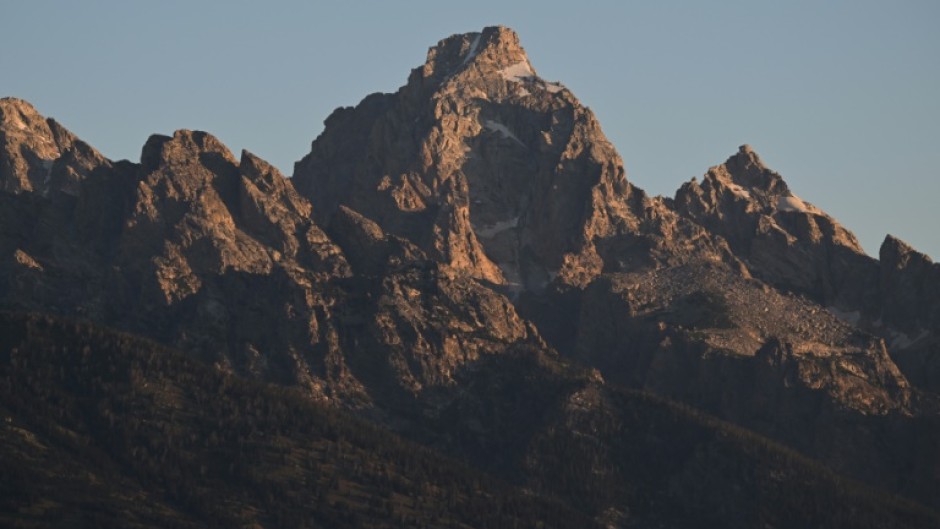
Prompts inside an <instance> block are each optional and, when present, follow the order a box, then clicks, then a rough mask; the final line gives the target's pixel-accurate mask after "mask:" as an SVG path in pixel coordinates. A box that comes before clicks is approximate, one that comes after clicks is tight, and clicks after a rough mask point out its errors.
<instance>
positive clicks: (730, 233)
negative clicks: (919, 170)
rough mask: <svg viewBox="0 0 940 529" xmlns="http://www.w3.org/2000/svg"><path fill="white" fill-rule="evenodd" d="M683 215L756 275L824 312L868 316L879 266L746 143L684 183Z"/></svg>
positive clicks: (679, 207)
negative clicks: (838, 310)
mask: <svg viewBox="0 0 940 529" xmlns="http://www.w3.org/2000/svg"><path fill="white" fill-rule="evenodd" d="M675 209H676V211H677V212H679V214H680V215H682V216H684V217H686V218H689V219H691V220H693V221H695V222H696V223H698V224H700V225H702V226H704V227H705V228H707V229H708V230H709V231H710V232H712V233H715V234H718V235H720V236H722V237H723V238H724V239H726V240H727V241H728V243H729V244H730V246H731V248H732V249H733V250H734V252H735V254H736V255H737V256H738V257H740V258H741V259H742V260H743V261H744V262H745V263H747V266H748V268H749V269H750V270H751V272H752V273H754V274H755V275H757V276H758V277H760V278H761V279H763V280H765V281H767V282H769V283H771V284H772V285H774V286H776V287H778V288H783V289H786V290H789V291H792V292H798V293H802V294H805V295H807V296H810V297H811V298H812V299H814V300H816V301H817V302H818V303H820V304H822V305H824V306H833V305H835V306H839V307H844V308H851V310H857V309H861V308H864V309H866V310H870V309H871V308H872V307H873V305H874V303H875V299H873V293H874V288H875V286H876V283H877V269H878V266H877V263H876V262H875V260H873V259H871V258H869V257H868V256H867V255H865V252H864V251H863V250H862V248H861V246H860V245H859V243H858V241H857V240H856V238H855V236H854V235H853V234H852V232H850V231H848V230H847V229H845V228H844V227H843V226H842V225H840V224H839V223H838V222H837V221H836V220H835V219H833V218H832V217H830V216H829V215H827V214H826V213H825V212H823V211H822V210H820V209H819V208H817V207H815V206H813V205H812V204H810V203H808V202H805V201H803V200H802V199H800V198H799V197H797V196H796V195H794V194H793V193H792V192H791V191H790V189H789V187H788V186H787V184H786V182H784V180H783V178H782V177H781V176H780V175H779V174H777V173H776V172H774V171H772V170H771V169H769V168H767V166H765V165H764V163H763V162H762V161H761V159H760V157H759V156H758V155H757V153H756V152H754V150H753V149H752V148H751V147H750V146H747V145H744V146H742V147H741V148H740V149H739V151H738V153H737V154H735V155H734V156H732V157H730V158H728V160H727V161H726V162H725V163H724V164H722V165H718V166H715V167H712V168H711V169H709V170H708V172H707V173H706V174H705V176H704V177H703V179H702V182H701V183H699V182H698V181H696V180H694V179H693V180H692V181H691V182H688V183H686V184H684V185H683V186H682V187H681V188H680V189H679V191H678V192H677V193H676V197H675Z"/></svg>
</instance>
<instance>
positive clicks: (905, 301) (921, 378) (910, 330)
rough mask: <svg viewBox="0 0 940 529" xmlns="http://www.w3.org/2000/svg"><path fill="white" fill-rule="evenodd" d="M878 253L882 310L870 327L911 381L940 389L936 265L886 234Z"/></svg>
mask: <svg viewBox="0 0 940 529" xmlns="http://www.w3.org/2000/svg"><path fill="white" fill-rule="evenodd" d="M879 257H880V264H881V276H880V282H879V296H880V299H879V301H880V309H881V310H880V313H879V314H878V319H877V320H875V321H874V322H873V323H872V324H871V327H872V328H873V330H874V331H875V332H879V333H880V334H881V335H883V336H884V337H885V340H886V341H887V342H888V344H889V347H890V349H891V352H892V356H893V358H894V359H895V362H897V364H898V366H899V367H900V368H901V369H902V370H903V371H904V373H905V374H906V375H907V376H908V378H910V379H911V382H913V383H914V384H916V385H917V386H919V387H922V388H924V389H927V390H929V391H932V392H934V393H940V265H938V264H936V263H934V262H933V261H932V260H931V259H930V257H928V256H926V255H924V254H922V253H920V252H918V251H916V250H914V249H913V248H911V246H910V245H908V244H907V243H905V242H904V241H902V240H900V239H897V238H895V237H892V236H890V235H889V236H887V237H886V238H885V240H884V242H883V243H882V244H881V250H880V252H879Z"/></svg>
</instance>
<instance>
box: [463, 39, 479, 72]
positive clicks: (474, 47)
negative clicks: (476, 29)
mask: <svg viewBox="0 0 940 529" xmlns="http://www.w3.org/2000/svg"><path fill="white" fill-rule="evenodd" d="M481 36H483V34H482V33H480V34H477V36H476V38H475V39H473V42H471V43H470V51H468V52H467V56H466V57H464V59H463V64H464V65H466V64H467V63H468V62H470V59H472V58H474V57H476V56H477V48H478V47H479V46H480V37H481Z"/></svg>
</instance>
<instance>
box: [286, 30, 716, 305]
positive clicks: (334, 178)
mask: <svg viewBox="0 0 940 529" xmlns="http://www.w3.org/2000/svg"><path fill="white" fill-rule="evenodd" d="M294 180H295V184H296V186H297V188H298V190H299V191H300V192H301V193H303V194H304V195H305V196H307V197H309V198H310V200H311V201H312V202H313V204H314V205H315V209H317V210H318V211H320V215H321V217H320V218H321V219H322V220H323V221H326V220H327V219H328V217H329V215H330V214H331V212H332V211H333V210H334V209H335V208H337V207H339V206H340V205H347V206H349V207H351V208H353V209H355V210H358V211H368V212H369V214H370V216H371V217H372V218H373V220H375V221H376V222H377V223H378V224H379V225H380V226H382V227H383V228H384V229H386V230H387V231H389V232H390V233H393V234H396V235H399V236H401V237H405V238H407V239H409V240H411V241H413V242H414V243H415V244H417V245H418V246H419V247H421V248H422V249H423V250H424V251H426V252H427V253H428V256H429V257H431V258H433V259H436V260H439V261H442V262H444V263H447V264H448V265H450V266H452V267H454V268H455V269H458V270H463V271H466V272H467V273H469V274H470V275H472V276H473V277H476V278H479V279H483V280H486V281H488V282H491V283H494V284H497V285H502V286H503V287H505V288H506V290H508V291H509V292H511V293H513V294H517V293H519V292H520V291H534V292H540V291H542V290H544V289H545V288H546V286H547V285H548V284H549V283H551V282H553V281H556V282H558V283H560V284H565V285H572V286H576V287H583V286H584V285H586V284H587V283H588V282H589V281H590V280H591V279H592V278H593V277H595V276H597V275H598V274H600V273H601V272H602V271H604V270H609V269H614V270H620V269H624V268H634V267H638V266H639V267H650V266H652V267H655V266H660V265H663V264H667V263H668V264H675V262H678V261H683V260H687V259H689V258H690V257H692V256H694V257H701V258H708V259H715V260H725V261H728V262H733V261H734V258H733V257H732V256H731V255H730V252H729V251H728V249H727V247H726V245H725V244H724V243H723V242H722V241H720V240H718V239H715V238H713V237H709V236H708V234H707V233H705V232H704V230H702V229H701V228H699V227H698V226H695V225H693V224H692V223H690V222H687V221H685V220H684V219H682V218H681V217H679V216H677V215H676V214H675V213H674V212H672V211H671V210H670V209H669V208H667V207H665V206H664V205H663V202H662V201H661V200H659V199H651V198H649V197H648V196H647V195H646V194H645V193H644V192H643V191H641V190H639V189H637V188H636V187H634V186H633V185H632V184H630V183H629V182H628V181H627V179H626V172H625V171H624V168H623V163H622V161H621V159H620V156H619V155H618V154H617V152H616V151H615V150H614V148H613V146H612V145H611V144H610V142H609V141H607V139H606V137H605V136H604V134H603V132H602V131H601V128H600V125H599V123H598V121H597V119H596V118H595V116H594V114H593V113H592V112H591V111H590V110H589V109H588V108H586V107H584V106H582V105H581V103H580V102H579V101H578V100H577V98H576V97H575V96H574V94H572V93H571V91H570V90H568V89H567V88H565V87H564V86H563V85H561V84H559V83H553V82H548V81H546V80H544V79H542V78H541V77H539V76H538V75H537V73H536V71H535V69H534V67H533V66H532V64H531V63H530V62H529V60H528V57H527V56H526V53H525V51H524V50H523V48H522V47H521V46H520V44H519V39H518V36H517V35H516V34H515V33H514V32H513V31H512V30H510V29H507V28H504V27H491V28H486V29H484V30H483V31H482V32H481V33H468V34H464V35H454V36H452V37H450V38H448V39H445V40H443V41H441V42H440V43H438V45H437V46H435V47H433V48H431V50H430V51H429V52H428V57H427V62H426V63H425V64H424V65H423V66H421V67H419V68H416V69H414V70H413V71H412V72H411V75H410V76H409V78H408V83H407V84H406V85H405V86H403V87H402V88H401V89H399V91H398V92H397V93H395V94H382V95H372V96H369V97H368V98H366V99H365V100H363V102H362V103H360V104H359V105H358V106H357V107H355V108H343V109H339V110H337V111H336V112H334V113H333V115H331V116H330V117H329V118H328V119H327V121H326V130H325V131H324V132H323V134H322V135H321V136H320V137H319V138H317V139H316V141H314V142H313V146H312V150H311V152H310V154H308V155H307V156H306V157H304V159H302V160H301V161H299V162H298V163H297V164H296V167H295V173H294ZM679 238H681V239H682V240H681V241H678V240H677V239H679ZM679 247H681V248H679Z"/></svg>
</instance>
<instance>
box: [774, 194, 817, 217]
mask: <svg viewBox="0 0 940 529" xmlns="http://www.w3.org/2000/svg"><path fill="white" fill-rule="evenodd" d="M777 209H778V210H780V211H801V212H803V213H806V212H807V211H809V209H808V208H807V207H806V204H805V203H804V202H803V201H802V200H800V197H798V196H796V195H791V196H788V197H780V198H778V199H777Z"/></svg>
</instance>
